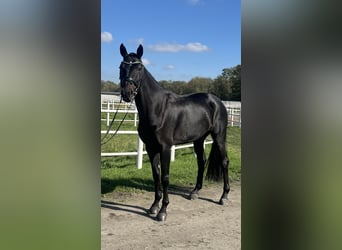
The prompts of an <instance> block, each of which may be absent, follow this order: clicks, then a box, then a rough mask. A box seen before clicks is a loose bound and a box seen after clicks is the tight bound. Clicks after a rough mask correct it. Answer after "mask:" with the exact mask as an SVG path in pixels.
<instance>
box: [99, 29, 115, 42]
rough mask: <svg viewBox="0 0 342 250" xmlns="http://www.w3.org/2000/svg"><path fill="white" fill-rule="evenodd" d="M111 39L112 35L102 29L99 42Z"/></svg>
mask: <svg viewBox="0 0 342 250" xmlns="http://www.w3.org/2000/svg"><path fill="white" fill-rule="evenodd" d="M111 41H113V36H112V34H111V33H109V32H107V31H104V32H101V42H105V43H109V42H111Z"/></svg>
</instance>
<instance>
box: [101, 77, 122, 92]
mask: <svg viewBox="0 0 342 250" xmlns="http://www.w3.org/2000/svg"><path fill="white" fill-rule="evenodd" d="M118 91H120V86H119V85H117V84H115V83H114V82H112V81H103V80H101V92H118Z"/></svg>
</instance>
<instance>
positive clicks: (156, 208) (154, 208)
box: [149, 206, 158, 214]
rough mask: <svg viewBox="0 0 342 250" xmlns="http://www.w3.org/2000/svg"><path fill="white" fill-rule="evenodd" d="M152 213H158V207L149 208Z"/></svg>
mask: <svg viewBox="0 0 342 250" xmlns="http://www.w3.org/2000/svg"><path fill="white" fill-rule="evenodd" d="M149 212H150V214H157V213H158V207H157V206H156V207H154V206H153V207H151V208H150V210H149Z"/></svg>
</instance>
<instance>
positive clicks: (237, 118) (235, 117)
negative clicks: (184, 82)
mask: <svg viewBox="0 0 342 250" xmlns="http://www.w3.org/2000/svg"><path fill="white" fill-rule="evenodd" d="M224 104H225V106H226V108H227V114H228V126H238V127H241V104H240V102H224ZM118 105H120V106H119V109H118ZM115 112H118V113H133V114H134V119H133V120H127V119H125V121H126V122H133V123H134V126H137V123H138V111H137V109H136V107H135V105H130V104H126V103H119V102H114V101H107V102H102V103H101V113H106V118H105V119H101V121H106V125H107V126H109V124H110V123H111V120H112V119H113V118H111V116H110V114H111V113H115ZM112 117H113V116H112ZM116 121H121V120H116ZM106 133H107V131H106V130H101V134H106ZM113 133H115V131H109V135H108V136H110V135H111V134H113ZM117 135H138V131H136V130H135V131H117ZM137 138H138V139H137V151H135V152H108V153H106V152H102V153H101V156H103V157H106V156H130V155H131V156H136V157H137V168H138V169H141V168H142V163H143V155H144V154H146V151H144V144H143V142H142V141H141V139H140V138H139V136H137ZM211 143H212V141H205V143H204V146H205V145H206V144H211ZM192 146H193V144H185V145H174V146H172V148H171V161H174V160H175V151H176V150H177V149H181V148H188V147H192Z"/></svg>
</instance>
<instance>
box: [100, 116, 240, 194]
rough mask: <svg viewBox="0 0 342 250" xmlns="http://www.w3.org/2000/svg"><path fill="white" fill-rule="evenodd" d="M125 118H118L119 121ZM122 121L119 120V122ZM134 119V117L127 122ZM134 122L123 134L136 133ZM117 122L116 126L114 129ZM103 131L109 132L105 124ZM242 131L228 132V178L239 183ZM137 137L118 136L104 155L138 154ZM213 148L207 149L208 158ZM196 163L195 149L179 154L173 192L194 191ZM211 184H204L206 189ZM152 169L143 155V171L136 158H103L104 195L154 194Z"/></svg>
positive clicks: (124, 127)
mask: <svg viewBox="0 0 342 250" xmlns="http://www.w3.org/2000/svg"><path fill="white" fill-rule="evenodd" d="M120 115H122V116H123V114H119V115H118V117H121V116H120ZM118 119H119V118H118ZM126 119H133V115H132V116H130V117H128V118H126ZM132 124H133V123H132V122H124V123H123V125H122V127H121V128H120V130H136V129H137V128H136V127H134V126H133V125H132ZM117 125H118V122H116V123H115V124H114V126H113V129H115V128H116V127H117ZM101 126H102V129H103V130H106V128H107V127H106V125H105V122H102V125H101ZM240 135H241V130H240V128H237V127H228V128H227V149H228V155H229V159H230V164H229V178H230V180H231V181H233V182H236V181H240V176H241V141H240ZM136 147H137V135H116V136H115V137H114V138H113V139H112V140H111V141H110V142H109V143H107V144H105V145H104V146H103V147H102V152H129V151H136ZM210 149H211V145H206V147H205V151H206V155H207V157H208V155H209V152H210ZM196 177H197V162H196V158H195V156H194V151H193V148H185V149H178V150H176V156H175V161H174V162H171V164H170V189H179V188H190V187H191V188H192V187H193V186H194V185H195V183H196ZM210 184H211V183H210V182H208V181H207V180H204V183H203V185H204V186H206V185H210ZM153 187H154V186H153V179H152V170H151V165H150V162H149V159H148V156H147V155H144V158H143V166H142V169H137V168H136V156H120V157H102V158H101V193H102V194H106V193H110V192H113V191H129V192H143V191H153Z"/></svg>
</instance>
